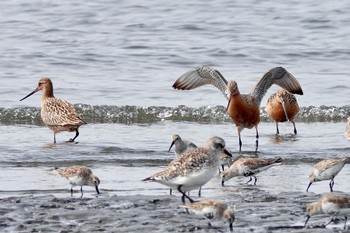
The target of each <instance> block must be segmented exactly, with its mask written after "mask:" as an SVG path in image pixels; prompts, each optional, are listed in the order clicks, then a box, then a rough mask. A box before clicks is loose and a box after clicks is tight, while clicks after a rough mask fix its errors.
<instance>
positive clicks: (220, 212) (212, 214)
mask: <svg viewBox="0 0 350 233" xmlns="http://www.w3.org/2000/svg"><path fill="white" fill-rule="evenodd" d="M182 207H183V208H186V209H187V210H190V211H191V212H193V213H194V214H196V215H202V216H204V217H206V218H207V219H210V220H222V221H225V222H228V223H229V227H230V231H232V230H233V226H232V223H233V221H234V220H235V214H234V212H233V210H232V209H230V208H229V207H228V206H227V204H226V203H225V202H223V201H220V200H213V199H209V200H203V201H197V202H194V203H190V204H187V205H183V206H182ZM209 226H211V224H210V222H209Z"/></svg>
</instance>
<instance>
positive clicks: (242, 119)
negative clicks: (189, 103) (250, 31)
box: [173, 66, 303, 151]
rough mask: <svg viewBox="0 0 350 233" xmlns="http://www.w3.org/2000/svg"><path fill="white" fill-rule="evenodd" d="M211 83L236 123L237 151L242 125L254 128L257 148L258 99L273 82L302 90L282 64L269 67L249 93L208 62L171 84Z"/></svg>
mask: <svg viewBox="0 0 350 233" xmlns="http://www.w3.org/2000/svg"><path fill="white" fill-rule="evenodd" d="M207 84H212V85H214V86H215V87H217V88H218V89H219V90H220V91H221V93H223V94H224V96H225V97H226V98H227V99H228V101H229V102H228V105H227V114H228V115H229V116H230V117H231V118H232V121H233V122H234V123H235V125H236V127H237V132H238V138H239V151H241V148H242V140H241V131H242V130H243V129H244V128H248V129H251V128H253V127H254V128H255V130H256V142H255V145H256V146H255V151H257V150H258V142H259V141H258V139H259V133H258V124H259V122H260V103H261V100H262V98H263V97H264V95H265V94H266V92H267V90H268V89H269V88H270V87H271V85H272V84H276V85H279V86H280V87H282V88H284V89H286V90H287V91H289V92H291V93H293V94H300V95H302V94H303V91H302V89H301V86H300V84H299V82H298V81H297V80H296V78H295V77H294V76H293V75H292V74H290V73H289V72H288V71H287V70H286V69H284V68H283V67H275V68H273V69H271V70H269V71H268V72H267V73H266V74H264V76H263V77H262V78H261V79H260V80H259V81H258V83H257V84H256V85H255V87H254V89H253V91H252V93H250V94H247V95H241V94H240V91H239V89H238V86H237V83H236V82H235V81H230V82H227V81H226V79H225V78H224V77H223V76H222V75H221V73H220V72H219V71H217V70H216V69H213V68H211V67H208V66H200V67H197V68H196V69H193V70H190V71H188V72H186V73H185V74H183V75H182V76H181V77H180V78H178V79H177V80H176V81H175V83H174V84H173V88H175V89H180V90H191V89H194V88H197V87H200V86H203V85H207Z"/></svg>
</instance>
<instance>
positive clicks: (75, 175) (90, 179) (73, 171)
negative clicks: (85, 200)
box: [55, 166, 100, 197]
mask: <svg viewBox="0 0 350 233" xmlns="http://www.w3.org/2000/svg"><path fill="white" fill-rule="evenodd" d="M55 170H56V171H57V172H58V174H60V175H61V176H62V177H64V178H66V179H67V180H69V183H70V184H71V185H72V187H71V190H70V191H71V196H73V187H74V186H80V192H81V197H83V186H92V187H94V188H95V189H96V192H97V194H100V191H99V190H98V186H99V184H100V179H99V178H98V177H97V176H95V175H94V174H92V171H91V169H90V168H88V167H85V166H71V167H66V168H55Z"/></svg>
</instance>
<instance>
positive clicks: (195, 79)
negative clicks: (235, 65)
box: [173, 66, 228, 98]
mask: <svg viewBox="0 0 350 233" xmlns="http://www.w3.org/2000/svg"><path fill="white" fill-rule="evenodd" d="M207 84H211V85H213V86H215V87H216V88H218V89H219V90H220V91H221V93H222V94H223V95H224V96H225V97H226V98H228V96H227V92H226V89H227V81H226V79H225V78H224V76H222V74H221V73H220V72H219V71H217V70H216V69H214V68H212V67H209V66H199V67H197V68H195V69H193V70H190V71H187V72H186V73H184V74H183V75H181V76H180V78H178V79H177V80H176V81H175V83H174V84H173V88H174V89H180V90H191V89H194V88H197V87H200V86H203V85H207Z"/></svg>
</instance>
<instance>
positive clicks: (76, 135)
mask: <svg viewBox="0 0 350 233" xmlns="http://www.w3.org/2000/svg"><path fill="white" fill-rule="evenodd" d="M78 136H79V131H78V129H76V130H75V137H74V138H71V139H69V140H68V142H74V140H75V139H76V138H77V137H78Z"/></svg>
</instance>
